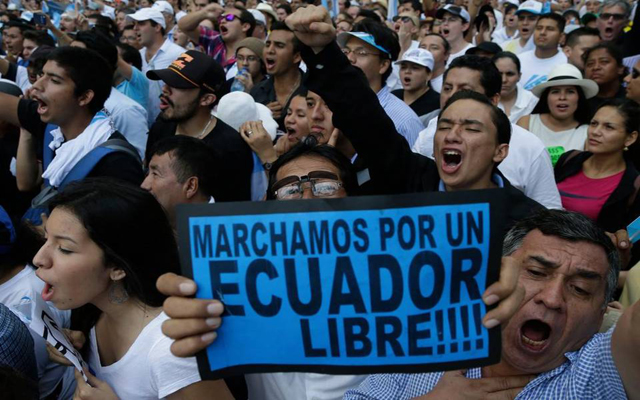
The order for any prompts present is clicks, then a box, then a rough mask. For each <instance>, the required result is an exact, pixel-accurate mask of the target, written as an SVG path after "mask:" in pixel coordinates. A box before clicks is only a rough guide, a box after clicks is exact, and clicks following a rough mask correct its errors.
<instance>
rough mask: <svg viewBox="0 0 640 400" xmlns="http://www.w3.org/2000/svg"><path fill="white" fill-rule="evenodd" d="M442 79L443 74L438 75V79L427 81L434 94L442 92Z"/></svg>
mask: <svg viewBox="0 0 640 400" xmlns="http://www.w3.org/2000/svg"><path fill="white" fill-rule="evenodd" d="M443 77H444V74H440V75H438V77H436V78H432V79H431V80H430V81H429V84H431V88H432V89H433V90H435V91H436V92H438V93H440V92H442V78H443Z"/></svg>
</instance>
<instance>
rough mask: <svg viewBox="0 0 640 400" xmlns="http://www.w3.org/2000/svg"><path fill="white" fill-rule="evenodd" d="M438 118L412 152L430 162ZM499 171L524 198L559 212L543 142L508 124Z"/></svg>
mask: <svg viewBox="0 0 640 400" xmlns="http://www.w3.org/2000/svg"><path fill="white" fill-rule="evenodd" d="M437 125H438V118H433V119H432V120H431V121H430V122H429V125H428V126H427V128H426V129H425V130H423V131H422V132H420V135H419V136H418V140H416V142H415V144H414V145H413V147H412V148H411V149H412V150H413V151H414V152H416V153H420V154H422V155H423V156H427V157H430V158H433V139H434V137H435V134H436V127H437ZM498 169H499V170H500V172H502V174H503V175H504V176H505V177H506V178H507V179H508V180H509V182H510V183H511V185H513V186H514V187H516V188H518V189H520V190H521V191H522V192H523V193H524V194H525V195H526V196H527V197H529V198H530V199H533V200H535V201H537V202H538V203H540V204H542V205H543V206H545V207H547V208H555V209H562V202H561V201H560V193H559V192H558V187H557V186H556V180H555V178H554V175H553V167H552V165H551V159H550V157H549V153H547V149H546V148H545V146H544V144H542V141H540V139H538V138H537V137H536V136H535V135H533V134H532V133H531V132H529V131H527V130H526V129H523V128H522V127H519V126H518V125H515V124H511V141H510V142H509V155H507V158H505V159H504V160H503V161H502V162H501V163H500V165H498Z"/></svg>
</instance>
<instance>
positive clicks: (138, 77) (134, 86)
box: [116, 66, 149, 108]
mask: <svg viewBox="0 0 640 400" xmlns="http://www.w3.org/2000/svg"><path fill="white" fill-rule="evenodd" d="M116 89H117V90H118V91H119V92H121V93H123V94H124V95H126V96H128V97H130V98H131V99H133V100H135V101H136V102H137V103H139V104H140V105H141V106H142V107H144V108H146V107H147V101H148V99H149V81H148V80H147V77H146V76H144V74H143V73H142V72H141V71H140V70H139V69H138V68H136V67H133V66H132V67H131V79H130V80H126V79H125V80H124V81H122V82H120V84H119V85H118V86H116Z"/></svg>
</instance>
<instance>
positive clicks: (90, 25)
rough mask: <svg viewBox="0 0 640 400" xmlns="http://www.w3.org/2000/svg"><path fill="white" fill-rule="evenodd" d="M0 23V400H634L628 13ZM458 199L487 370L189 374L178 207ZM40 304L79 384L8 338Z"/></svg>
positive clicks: (633, 88) (636, 82) (279, 14)
mask: <svg viewBox="0 0 640 400" xmlns="http://www.w3.org/2000/svg"><path fill="white" fill-rule="evenodd" d="M0 23H1V28H0V31H1V35H2V49H1V53H2V57H1V58H0V75H1V78H2V79H0V397H2V398H6V399H38V398H40V399H71V398H74V399H117V398H119V399H127V400H128V399H161V398H167V399H230V398H236V399H246V398H248V399H307V398H309V399H339V398H344V399H394V400H395V399H412V398H424V399H428V398H447V399H448V398H489V397H491V398H516V397H517V398H519V399H546V398H549V399H556V398H589V399H591V398H593V399H605V398H606V399H625V398H630V399H634V398H640V379H638V371H639V370H640V304H639V303H638V299H640V266H639V265H640V250H639V249H640V245H638V246H634V245H633V242H634V241H635V239H636V236H635V234H633V232H635V231H633V232H631V231H629V232H628V231H627V227H628V226H629V225H630V224H631V223H632V222H633V221H634V220H635V219H636V218H638V217H640V197H639V196H638V192H639V191H640V172H639V171H638V168H640V150H639V148H640V144H638V143H637V142H638V132H639V131H640V28H638V26H637V25H639V24H640V13H639V12H637V2H633V1H632V2H629V1H627V0H558V1H555V0H542V1H538V0H526V1H519V0H447V1H445V2H439V1H434V0H423V2H420V1H418V0H397V1H396V2H388V1H387V0H333V2H332V1H331V0H322V1H321V0H290V1H289V0H273V1H271V0H266V1H261V0H226V1H224V2H222V1H221V0H186V1H184V0H166V1H165V0H157V1H153V0H136V1H135V2H134V1H133V0H93V1H92V0H88V1H85V0H79V1H75V2H68V1H66V0H62V1H53V0H22V1H16V0H10V1H8V2H7V1H2V2H0ZM482 189H494V190H495V191H494V193H498V192H499V191H501V192H502V193H503V195H504V198H505V199H506V201H507V203H506V206H505V208H504V209H503V210H501V212H502V215H501V218H503V219H504V226H505V230H504V232H493V233H492V234H494V235H499V236H500V237H501V238H502V239H503V249H502V250H503V253H502V255H503V258H502V263H501V266H500V278H499V280H498V281H497V282H495V283H493V284H492V285H491V286H489V287H488V288H487V289H486V291H485V293H484V294H483V296H482V299H483V301H484V302H485V304H486V305H488V306H492V305H496V307H495V308H492V309H491V310H490V311H489V312H488V313H487V314H486V315H485V316H484V319H483V324H484V326H485V327H486V328H488V329H491V328H495V327H498V326H499V327H500V329H501V331H502V339H501V340H502V346H501V359H500V362H499V363H498V364H495V365H490V366H486V367H482V368H471V369H468V370H464V371H448V372H438V373H414V374H398V373H380V374H373V375H368V376H367V375H328V374H319V373H304V372H287V373H284V372H283V373H252V374H245V375H238V376H235V377H231V378H226V379H224V380H202V379H201V376H200V373H199V371H198V365H197V362H196V358H195V354H196V353H197V352H199V351H201V350H203V349H204V348H206V347H207V346H208V345H209V344H211V343H212V342H213V341H215V340H216V338H217V336H218V328H219V327H220V325H221V324H223V323H224V322H223V320H224V319H225V318H227V317H225V316H223V314H224V311H225V306H224V304H223V303H222V302H221V301H219V300H214V299H198V298H194V297H193V296H194V295H195V293H196V290H197V286H196V284H195V282H193V281H192V280H190V279H188V278H186V277H183V276H181V275H180V264H179V259H178V245H177V223H178V221H177V219H178V218H177V212H176V209H177V207H178V205H180V204H207V203H222V202H237V201H281V200H305V199H326V200H327V201H331V200H330V199H334V198H343V197H347V196H348V197H356V196H367V195H383V196H392V195H395V194H406V193H419V192H458V191H468V190H482ZM445 196H446V195H445ZM301 204H303V203H301ZM636 229H640V227H637V228H636ZM630 233H631V234H630ZM38 298H41V299H42V300H44V301H45V302H47V303H48V304H49V306H50V309H51V311H52V314H53V317H52V318H54V319H55V322H56V324H57V325H58V326H59V327H60V328H62V329H64V332H65V334H66V335H67V337H68V340H69V341H70V343H71V344H72V345H73V346H74V347H76V348H77V350H78V351H79V352H80V354H81V355H82V356H83V358H84V360H85V361H86V362H87V365H88V367H89V368H88V369H86V370H85V371H84V372H85V375H86V377H87V381H85V379H84V378H83V377H82V375H81V374H80V373H79V371H77V370H76V369H75V368H74V367H73V365H72V364H71V362H70V361H69V360H68V359H67V358H65V357H64V355H63V354H61V353H60V352H59V351H58V350H57V349H55V348H53V347H51V346H50V345H48V344H47V343H46V341H45V339H43V338H42V337H41V336H39V335H38V334H37V333H35V332H33V331H30V330H28V329H25V328H26V327H27V326H29V325H30V323H31V322H32V321H31V311H30V310H32V309H33V307H35V303H36V299H38ZM224 315H226V314H224ZM227 334H232V333H229V332H227Z"/></svg>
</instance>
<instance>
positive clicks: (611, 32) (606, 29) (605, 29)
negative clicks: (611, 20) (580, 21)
mask: <svg viewBox="0 0 640 400" xmlns="http://www.w3.org/2000/svg"><path fill="white" fill-rule="evenodd" d="M604 33H605V34H607V35H611V34H613V28H611V27H606V28H604Z"/></svg>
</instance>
